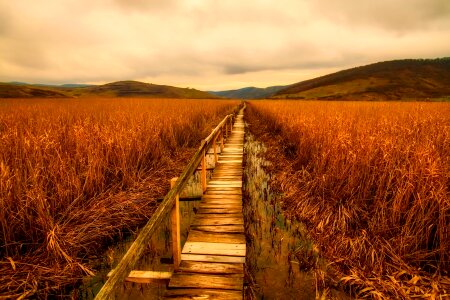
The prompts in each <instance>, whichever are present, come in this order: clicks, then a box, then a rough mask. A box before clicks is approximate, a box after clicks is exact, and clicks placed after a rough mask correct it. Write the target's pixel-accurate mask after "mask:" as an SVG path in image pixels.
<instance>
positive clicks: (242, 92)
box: [209, 86, 287, 99]
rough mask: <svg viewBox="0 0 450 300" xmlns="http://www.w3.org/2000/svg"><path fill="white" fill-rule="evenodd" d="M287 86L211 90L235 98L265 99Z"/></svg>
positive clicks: (220, 95) (225, 96)
mask: <svg viewBox="0 0 450 300" xmlns="http://www.w3.org/2000/svg"><path fill="white" fill-rule="evenodd" d="M286 87H287V86H271V87H268V88H257V87H245V88H242V89H237V90H227V91H218V92H209V93H211V94H214V95H216V96H219V97H224V98H234V99H263V98H268V97H271V96H272V95H274V94H275V93H276V92H278V91H279V90H282V89H284V88H286Z"/></svg>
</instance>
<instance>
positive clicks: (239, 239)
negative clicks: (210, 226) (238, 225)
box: [188, 230, 245, 244]
mask: <svg viewBox="0 0 450 300" xmlns="http://www.w3.org/2000/svg"><path fill="white" fill-rule="evenodd" d="M188 242H210V243H240V244H245V236H244V235H243V234H240V233H216V232H204V231H198V230H191V231H190V232H189V236H188Z"/></svg>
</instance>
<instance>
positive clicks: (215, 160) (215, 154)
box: [213, 137, 219, 166]
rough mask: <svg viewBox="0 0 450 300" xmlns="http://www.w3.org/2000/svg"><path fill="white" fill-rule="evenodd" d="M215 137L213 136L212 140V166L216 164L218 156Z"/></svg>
mask: <svg viewBox="0 0 450 300" xmlns="http://www.w3.org/2000/svg"><path fill="white" fill-rule="evenodd" d="M216 139H217V137H215V138H214V140H213V148H214V166H215V164H217V162H218V161H219V157H218V156H217V148H216V147H217V143H216Z"/></svg>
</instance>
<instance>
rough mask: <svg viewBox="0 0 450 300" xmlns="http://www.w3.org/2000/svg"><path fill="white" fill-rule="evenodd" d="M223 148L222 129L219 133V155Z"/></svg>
mask: <svg viewBox="0 0 450 300" xmlns="http://www.w3.org/2000/svg"><path fill="white" fill-rule="evenodd" d="M224 147H225V145H224V143H223V128H222V131H221V132H220V153H222V152H223V148H224Z"/></svg>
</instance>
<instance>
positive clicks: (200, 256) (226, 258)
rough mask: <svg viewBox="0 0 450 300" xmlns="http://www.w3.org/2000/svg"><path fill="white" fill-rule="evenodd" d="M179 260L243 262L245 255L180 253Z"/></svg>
mask: <svg viewBox="0 0 450 300" xmlns="http://www.w3.org/2000/svg"><path fill="white" fill-rule="evenodd" d="M181 260H183V261H186V260H192V261H206V262H217V263H234V264H243V263H245V257H242V256H224V255H205V254H181Z"/></svg>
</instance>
